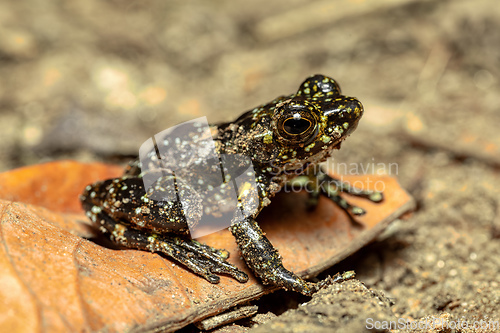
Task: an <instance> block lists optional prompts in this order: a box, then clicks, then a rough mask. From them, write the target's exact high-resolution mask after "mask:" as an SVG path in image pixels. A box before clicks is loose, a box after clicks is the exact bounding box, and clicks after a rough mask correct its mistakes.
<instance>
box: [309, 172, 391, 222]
mask: <svg viewBox="0 0 500 333" xmlns="http://www.w3.org/2000/svg"><path fill="white" fill-rule="evenodd" d="M316 177H317V179H318V184H319V189H315V191H314V190H313V191H312V192H310V193H311V196H312V197H314V198H316V201H317V197H319V193H322V194H324V195H326V196H327V197H328V198H330V200H332V201H333V202H335V203H336V204H337V205H339V207H340V208H342V209H344V210H345V211H346V212H348V213H351V214H353V215H357V216H360V215H363V214H365V213H366V211H365V210H364V209H363V208H361V207H357V206H353V205H351V204H350V203H348V202H347V201H346V200H345V199H343V198H342V197H341V196H340V192H345V193H349V194H351V195H355V196H357V197H362V198H366V199H368V200H370V201H372V202H382V201H383V200H384V195H383V194H382V192H378V191H371V190H363V189H359V188H356V187H354V186H351V185H350V184H349V183H347V182H343V181H341V180H339V179H336V178H333V177H331V176H330V175H328V174H326V173H325V172H323V171H320V172H319V173H318V174H317V175H316Z"/></svg>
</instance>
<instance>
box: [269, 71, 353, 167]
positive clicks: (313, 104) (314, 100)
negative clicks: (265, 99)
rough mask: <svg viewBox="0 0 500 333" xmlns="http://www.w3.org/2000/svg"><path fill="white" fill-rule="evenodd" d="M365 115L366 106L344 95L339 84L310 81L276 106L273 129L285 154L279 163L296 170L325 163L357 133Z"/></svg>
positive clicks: (318, 79) (324, 79)
mask: <svg viewBox="0 0 500 333" xmlns="http://www.w3.org/2000/svg"><path fill="white" fill-rule="evenodd" d="M362 115H363V105H362V104H361V103H360V102H359V101H358V100H357V99H356V98H353V97H347V96H343V95H341V93H340V87H339V86H338V84H337V82H335V80H333V79H332V78H329V77H326V76H323V75H314V76H312V77H310V78H308V79H307V80H306V81H304V83H302V85H301V86H300V88H299V90H298V91H297V93H296V94H295V95H292V96H291V98H290V99H287V100H284V101H282V102H280V103H279V104H277V105H276V108H275V112H274V114H273V117H272V128H273V131H274V137H275V138H276V143H278V145H280V146H281V149H280V152H281V153H280V154H279V157H278V159H277V160H275V163H277V164H278V165H287V169H288V168H291V169H295V168H300V167H302V166H304V165H305V164H311V163H312V164H315V163H319V162H322V161H324V160H325V159H326V158H327V157H328V156H329V155H330V153H331V151H332V150H333V149H338V148H340V144H341V142H342V141H343V140H344V139H345V138H346V137H347V136H349V135H350V134H351V133H352V132H353V131H354V130H355V129H356V127H357V125H358V122H359V119H360V118H361V116H362ZM275 165H276V164H275Z"/></svg>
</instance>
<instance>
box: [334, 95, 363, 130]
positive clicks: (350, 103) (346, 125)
mask: <svg viewBox="0 0 500 333" xmlns="http://www.w3.org/2000/svg"><path fill="white" fill-rule="evenodd" d="M363 111H364V109H363V104H361V102H360V101H358V100H357V99H356V98H354V97H344V98H342V99H339V100H338V102H336V103H334V105H333V107H331V108H330V109H329V110H327V111H325V115H326V116H327V117H328V123H329V124H330V126H331V127H332V128H333V129H335V131H336V132H340V133H341V135H342V137H345V136H347V135H349V134H351V133H352V132H353V131H354V130H355V129H356V127H357V126H358V122H359V119H361V117H362V116H363Z"/></svg>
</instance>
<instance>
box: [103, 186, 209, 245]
mask: <svg viewBox="0 0 500 333" xmlns="http://www.w3.org/2000/svg"><path fill="white" fill-rule="evenodd" d="M107 182H108V184H103V185H104V190H103V192H104V193H105V198H101V200H102V202H104V205H106V204H107V206H108V207H109V208H106V209H105V210H106V211H107V213H108V215H109V216H110V217H111V218H113V219H115V220H117V221H120V220H121V221H126V222H127V223H128V224H132V225H135V226H137V227H138V228H141V229H143V228H144V229H151V230H153V231H155V232H158V233H168V232H172V233H176V234H185V235H187V234H188V233H189V226H188V221H189V222H191V223H192V224H196V223H197V222H198V221H199V219H200V216H201V214H202V213H201V212H202V208H203V207H202V201H201V198H200V197H199V195H197V193H196V192H195V191H193V190H192V189H191V188H189V187H188V186H187V185H185V184H183V183H182V182H181V181H179V180H176V183H175V185H174V184H173V182H172V179H170V178H169V177H161V178H159V179H158V181H157V182H156V183H154V184H153V185H152V186H151V187H150V189H149V190H147V191H146V190H145V188H144V182H143V180H142V178H136V177H133V178H124V179H121V180H120V181H119V182H115V181H107ZM176 190H177V192H181V191H182V193H183V199H184V200H188V201H189V203H190V205H189V211H185V210H184V209H183V206H182V203H181V202H180V201H179V200H178V196H177V193H176ZM186 216H187V218H186Z"/></svg>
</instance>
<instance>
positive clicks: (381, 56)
mask: <svg viewBox="0 0 500 333" xmlns="http://www.w3.org/2000/svg"><path fill="white" fill-rule="evenodd" d="M316 73H321V74H325V75H329V76H332V77H334V78H335V79H336V80H338V82H339V83H340V86H341V87H342V90H343V92H344V93H345V94H346V95H350V96H355V97H357V98H359V99H360V100H361V101H362V102H363V104H364V105H365V115H364V117H363V119H362V120H361V123H360V126H359V127H358V130H357V131H356V132H355V133H354V134H353V135H352V136H351V137H350V138H349V139H348V140H347V141H346V142H345V143H344V144H343V146H342V149H341V150H340V151H339V152H337V153H336V154H335V155H334V159H335V161H342V162H346V163H375V164H377V163H382V165H384V164H385V165H387V164H388V163H397V164H398V166H399V167H398V172H397V175H395V176H397V177H398V179H399V180H400V182H401V183H402V185H403V186H404V187H405V188H406V189H408V191H409V192H410V193H411V194H412V195H413V196H414V197H415V198H416V200H417V203H418V211H417V212H416V213H415V214H414V216H413V218H412V219H410V220H409V221H407V222H401V223H399V224H398V223H396V227H395V229H393V231H392V233H391V235H390V236H388V238H386V239H385V240H381V241H380V242H379V243H376V244H375V245H372V246H371V247H369V248H368V249H367V250H365V252H362V255H361V256H360V257H359V258H358V259H356V260H353V261H351V262H350V264H345V265H346V266H344V268H346V269H356V271H357V272H358V278H360V280H362V281H363V282H365V283H366V284H367V285H368V286H370V287H373V288H378V289H380V290H383V291H384V292H385V293H386V294H387V295H390V296H391V297H394V298H395V299H396V302H395V303H396V304H395V306H394V311H395V312H396V313H398V314H400V315H402V316H407V317H409V318H421V317H423V316H426V315H429V314H435V313H436V314H441V313H443V312H446V313H448V314H450V315H453V316H460V315H461V314H464V313H467V314H468V315H471V316H473V317H477V318H480V317H484V316H488V315H490V316H493V317H494V316H497V317H498V313H499V312H498V308H499V307H500V292H499V291H498V289H499V288H498V283H499V281H498V276H500V275H499V273H500V255H499V254H500V244H499V239H500V218H499V217H498V216H499V214H498V203H499V201H498V200H499V199H498V198H499V196H498V188H500V181H499V177H498V170H499V167H500V134H499V131H498V124H500V82H499V80H500V10H498V3H497V1H494V0H462V1H446V0H441V1H437V0H436V1H431V0H420V1H411V0H377V1H367V0H365V1H363V0H337V1H326V0H316V1H310V0H307V1H306V0H287V1H284V0H282V1H272V2H271V1H267V0H266V1H263V0H256V1H251V2H250V1H248V2H236V1H229V0H213V1H202V0H197V1H163V0H142V1H130V0H108V1H97V0H85V1H61V0H59V1H36V0H24V1H14V0H10V1H9V0H4V1H2V2H0V126H1V130H0V170H1V171H5V170H8V169H11V168H14V167H19V166H24V165H30V164H35V163H40V162H43V161H49V160H53V159H63V158H71V159H76V160H79V161H106V162H120V163H121V162H124V161H126V160H127V159H128V158H131V157H132V156H134V155H136V154H137V152H138V148H139V146H140V145H141V144H142V143H143V142H144V141H145V140H147V139H148V138H150V137H151V136H152V135H154V134H155V133H157V132H159V131H161V130H164V129H166V128H168V127H170V126H172V125H175V124H177V123H179V122H183V121H187V120H190V119H193V118H197V117H200V116H207V117H208V120H209V121H210V122H219V121H230V120H231V119H235V118H236V117H238V116H239V115H240V114H241V113H242V112H244V111H246V110H249V109H252V108H254V107H255V106H257V105H259V104H262V103H265V102H268V101H270V100H272V99H273V98H275V97H277V96H279V95H284V94H290V93H293V92H295V91H296V89H297V88H298V86H299V84H300V83H301V82H302V81H303V80H304V79H305V78H306V77H307V76H309V75H311V74H316ZM394 230H395V231H394ZM375 253H376V254H375ZM450 304H452V305H453V306H451V305H450Z"/></svg>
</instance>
